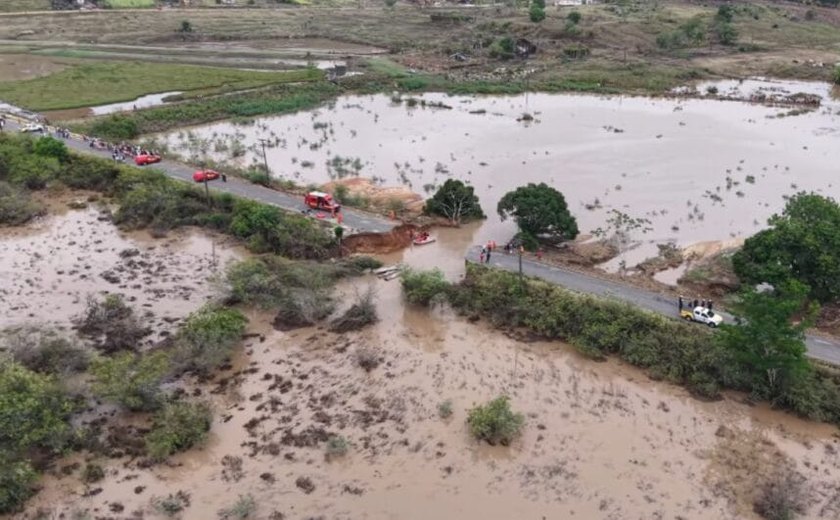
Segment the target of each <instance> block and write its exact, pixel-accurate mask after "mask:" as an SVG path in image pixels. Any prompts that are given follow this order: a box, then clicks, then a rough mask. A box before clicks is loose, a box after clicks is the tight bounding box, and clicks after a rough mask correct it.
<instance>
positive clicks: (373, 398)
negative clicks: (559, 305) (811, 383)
mask: <svg viewBox="0 0 840 520" xmlns="http://www.w3.org/2000/svg"><path fill="white" fill-rule="evenodd" d="M368 284H374V285H375V288H376V290H377V292H378V310H379V314H380V318H381V322H380V324H379V325H377V326H375V327H373V328H370V329H368V330H365V331H362V332H359V333H351V334H347V335H344V336H336V335H334V334H330V333H327V332H325V331H324V330H321V329H317V328H312V329H301V330H298V331H294V332H291V333H282V332H278V331H274V330H272V329H271V327H270V326H269V325H268V322H269V317H267V316H260V315H252V316H251V318H252V322H251V331H252V332H254V333H256V334H258V335H257V336H255V337H253V338H250V339H248V340H247V341H246V342H245V345H244V348H243V349H242V351H241V352H240V353H239V354H238V355H237V357H236V359H235V361H234V363H233V365H232V366H231V367H229V369H227V370H224V371H222V372H221V373H220V374H218V375H217V377H216V378H215V379H214V380H213V381H212V383H211V386H209V387H207V386H203V387H201V388H203V389H204V391H202V392H200V393H201V395H202V396H204V398H207V399H210V400H212V402H213V403H214V405H215V408H216V420H215V421H214V424H213V428H212V433H211V437H210V440H209V442H208V443H207V444H206V445H205V446H204V447H203V448H200V449H196V450H193V451H191V452H189V453H186V454H182V455H178V456H176V457H174V458H173V459H172V460H171V463H170V464H167V465H159V466H153V467H151V468H144V467H143V464H140V463H139V460H138V459H132V458H129V457H116V458H113V459H110V460H99V461H97V462H98V463H101V464H103V465H104V466H105V468H106V475H107V476H106V478H105V480H104V481H102V482H99V483H97V484H94V485H91V486H86V485H85V484H83V483H81V481H80V480H79V475H78V471H77V470H75V469H73V468H72V467H71V468H70V469H69V470H67V471H66V472H62V471H60V470H56V471H54V474H52V475H50V476H47V477H46V478H45V479H44V481H43V485H44V489H43V491H41V493H40V494H39V495H38V496H37V497H36V498H35V499H34V500H33V501H32V502H31V504H30V507H29V509H28V511H29V513H28V514H25V515H23V517H24V518H32V517H34V514H35V512H36V511H38V510H39V509H40V510H41V511H42V512H49V513H52V514H53V515H57V514H60V513H62V512H63V513H65V515H70V514H73V513H75V512H84V511H87V512H89V513H90V514H92V515H93V516H96V517H126V516H131V515H140V516H145V517H148V518H157V517H160V515H159V513H157V512H156V511H155V509H154V507H153V506H152V503H153V502H154V500H153V499H154V498H155V497H158V498H159V497H165V496H167V495H169V494H174V493H176V492H182V493H183V494H184V495H186V496H189V499H190V500H189V502H190V505H189V507H188V508H187V509H186V510H185V512H184V513H182V515H181V517H182V518H214V517H216V516H217V511H218V510H219V509H221V508H224V507H229V506H230V505H231V504H232V503H234V502H235V501H236V500H237V498H238V497H239V496H240V495H243V494H246V493H249V494H251V495H252V496H253V497H254V499H255V500H256V504H257V513H256V517H257V518H288V519H297V518H354V519H360V518H369V519H380V518H394V519H397V518H399V519H428V518H464V519H471V518H482V519H487V518H490V519H510V518H571V517H576V518H609V519H630V518H639V519H642V518H644V519H650V518H682V519H709V518H715V519H736V518H738V519H741V518H752V517H753V513H752V510H751V507H750V504H751V501H752V499H753V493H754V491H753V489H754V487H755V486H757V485H758V482H757V481H759V480H760V479H761V478H762V476H763V475H765V474H769V473H770V472H771V469H772V467H771V466H776V465H787V466H786V467H789V468H792V470H795V471H796V472H798V473H801V475H802V477H803V478H804V479H805V480H806V482H807V486H808V487H807V489H808V493H809V502H808V504H809V508H808V513H807V516H806V517H807V518H837V515H838V514H839V513H838V511H839V510H838V504H840V487H838V483H840V454H839V453H838V452H840V443H839V442H838V438H837V436H836V429H835V428H833V427H829V426H825V425H818V424H814V423H806V422H803V421H799V420H797V419H794V418H791V417H790V416H787V415H783V414H780V413H776V412H772V411H769V410H766V409H764V408H763V407H757V408H751V407H747V406H745V405H742V404H739V403H738V400H740V399H741V397H740V396H731V397H730V398H728V399H727V400H724V401H721V402H715V403H704V402H698V401H696V400H694V399H692V398H690V397H689V396H688V395H687V394H686V392H684V391H683V390H682V389H680V388H675V387H672V386H670V385H667V384H662V383H655V382H651V381H650V380H648V379H647V378H646V377H645V376H643V375H642V374H641V373H640V372H638V371H636V370H635V369H632V368H629V367H626V366H623V365H620V364H618V363H616V362H613V361H610V362H607V363H600V364H599V363H594V362H590V361H586V360H582V359H580V358H579V357H578V356H576V355H575V354H574V353H573V352H572V351H571V350H570V349H569V348H568V347H567V346H565V345H562V344H559V343H547V342H539V341H531V340H528V339H527V338H517V337H515V336H514V335H505V334H502V333H500V332H499V331H495V330H490V329H488V328H486V327H485V326H483V325H482V324H481V323H477V324H470V323H467V322H465V321H463V320H461V319H459V318H455V317H453V316H452V314H451V312H450V311H448V310H446V309H436V310H433V311H425V310H417V309H412V308H407V307H405V306H403V305H402V303H401V298H400V292H399V286H398V284H397V283H396V282H383V281H376V280H369V279H362V280H358V281H356V282H355V286H351V285H346V286H344V287H342V292H343V293H344V294H348V295H350V294H353V293H354V292H355V291H356V290H363V289H364V288H365V287H367V286H368ZM348 304H349V302H348ZM361 357H364V358H365V359H367V360H368V361H370V360H371V359H373V360H374V362H373V363H370V364H368V367H370V366H371V365H376V366H375V367H373V368H372V369H370V370H369V371H368V370H365V369H363V368H362V367H360V366H359V359H360V358H361ZM208 390H209V392H208ZM503 393H504V394H507V395H509V396H510V398H511V401H512V405H513V407H514V408H515V409H516V410H518V411H521V412H522V413H524V414H525V417H526V426H525V429H524V434H523V435H522V437H521V438H520V439H518V440H517V441H515V442H514V443H513V445H512V446H510V447H501V446H495V447H491V446H488V445H486V444H481V443H478V442H476V441H474V440H473V439H472V438H471V437H470V436H469V435H468V432H467V428H466V425H465V419H466V415H467V410H468V409H469V408H470V407H471V406H473V405H474V404H476V403H481V402H485V401H487V400H489V399H491V398H493V397H495V396H497V395H499V394H503ZM445 400H451V403H452V410H453V414H452V416H451V417H449V418H446V419H444V418H441V417H440V416H439V412H438V405H439V404H440V403H442V402H444V401H445ZM135 420H136V418H135ZM722 425H724V426H725V428H724V429H721V426H722ZM333 436H341V437H343V438H345V439H346V440H347V441H348V443H349V450H348V452H347V454H346V455H344V456H334V457H329V456H327V452H326V448H325V446H326V443H327V441H328V439H329V438H331V437H333ZM740 438H743V439H759V438H760V439H761V442H738V439H740ZM81 458H83V457H76V458H74V459H70V460H68V461H67V463H66V464H60V465H59V467H67V465H69V464H70V463H72V462H74V461H76V462H78V461H79V460H80V459H81ZM751 479H752V481H755V482H752V483H751ZM114 511H119V514H115V513H114ZM272 515H273V516H272ZM281 515H282V516H281Z"/></svg>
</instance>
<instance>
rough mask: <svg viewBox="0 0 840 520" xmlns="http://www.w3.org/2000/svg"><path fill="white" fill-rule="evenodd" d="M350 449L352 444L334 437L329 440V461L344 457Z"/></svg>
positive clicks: (327, 446)
mask: <svg viewBox="0 0 840 520" xmlns="http://www.w3.org/2000/svg"><path fill="white" fill-rule="evenodd" d="M349 449H350V444H349V443H348V442H347V439H345V438H344V437H342V436H340V435H339V436H333V437H330V438H329V439H327V445H326V451H327V459H332V458H335V457H343V456H344V455H346V454H347V451H348V450H349Z"/></svg>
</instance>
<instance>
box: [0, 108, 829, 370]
mask: <svg viewBox="0 0 840 520" xmlns="http://www.w3.org/2000/svg"><path fill="white" fill-rule="evenodd" d="M19 130H20V126H19V125H18V124H17V123H16V122H14V121H12V120H8V122H7V126H6V131H12V132H17V131H19ZM64 141H65V142H66V143H67V145H68V146H69V147H70V148H73V149H74V150H78V151H80V152H83V153H89V154H93V155H98V156H100V157H105V158H110V153H109V152H108V151H107V150H97V149H93V148H90V147H88V145H87V143H85V142H83V141H81V140H78V139H75V138H72V139H65V140H64ZM146 168H149V167H148V166H146ZM153 168H156V169H159V170H161V171H163V172H164V173H166V174H167V175H169V176H170V177H172V178H174V179H179V180H182V181H185V182H190V183H191V182H193V180H192V174H193V172H195V170H196V168H195V167H191V166H188V165H185V164H182V163H177V162H174V161H167V160H164V161H162V162H160V163H158V164H156V165H154V166H153ZM210 186H211V188H210V189H211V190H212V191H218V192H227V193H231V194H233V195H237V196H239V197H243V198H247V199H252V200H256V201H259V202H263V203H266V204H272V205H274V206H277V207H280V208H283V209H285V210H288V211H301V210H303V209H304V205H303V201H302V200H301V197H300V196H299V195H290V194H288V193H284V192H280V191H275V190H271V189H269V188H265V187H263V186H259V185H256V184H252V183H250V182H248V181H245V180H242V179H239V178H236V177H228V181H227V182H221V181H214V182H212V183H211V184H210ZM342 212H343V213H344V224H345V225H346V226H348V227H350V228H352V232H356V233H358V232H386V231H390V230H391V229H393V228H394V225H395V224H394V222H392V221H389V220H386V219H384V218H381V217H377V216H375V215H371V214H368V213H363V212H360V211H354V210H352V209H349V208H343V209H342ZM478 255H479V248H472V249H470V250H469V251H467V260H469V261H472V262H478V260H479V258H478ZM490 265H491V266H493V267H497V268H500V269H505V270H508V271H513V272H518V271H519V259H518V256H517V255H506V254H504V253H503V252H499V253H495V254H493V255H492V256H491V258H490ZM522 271H523V273H525V274H526V275H528V276H534V277H537V278H542V279H543V280H546V281H548V282H551V283H555V284H558V285H562V286H564V287H566V288H568V289H571V290H573V291H577V292H581V293H589V294H595V295H598V296H602V297H607V298H615V299H617V300H621V301H625V302H628V303H631V304H633V305H637V306H639V307H642V308H645V309H648V310H651V311H654V312H658V313H660V314H664V315H666V316H672V317H675V318H676V315H677V305H676V302H674V301H673V300H670V299H667V298H664V297H662V296H661V295H659V294H656V293H654V292H650V291H646V290H644V289H639V288H637V287H632V286H628V285H622V284H618V283H615V282H612V281H609V280H605V279H601V278H597V277H593V276H589V275H586V274H583V273H578V272H574V271H569V270H566V269H562V268H560V267H556V266H551V265H546V264H542V263H538V262H534V261H532V260H529V259H526V258H523V259H522ZM721 314H722V315H723V317H724V320H728V321H730V322H731V320H732V317H731V316H727V315H726V314H725V313H721ZM697 326H698V327H700V326H701V325H699V324H698V325H697ZM805 344H806V346H807V347H808V356H810V357H812V358H814V359H818V360H820V361H825V362H827V363H832V364H835V365H840V342H836V341H830V340H827V339H823V338H820V337H817V336H811V335H809V336H807V337H806V340H805Z"/></svg>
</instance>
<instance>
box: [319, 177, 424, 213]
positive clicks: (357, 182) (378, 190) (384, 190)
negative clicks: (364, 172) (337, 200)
mask: <svg viewBox="0 0 840 520" xmlns="http://www.w3.org/2000/svg"><path fill="white" fill-rule="evenodd" d="M338 186H342V188H339V190H346V196H345V197H344V198H345V199H348V200H353V201H356V202H360V203H361V202H364V203H365V204H367V205H368V207H369V208H370V209H372V210H374V211H376V212H379V213H384V214H388V213H389V212H391V211H393V212H394V213H395V214H398V215H400V216H403V217H415V216H417V215H420V213H421V212H422V211H423V204H424V201H423V197H421V196H420V195H419V194H417V193H414V192H413V191H411V190H410V189H408V188H407V187H405V186H379V185H377V184H376V183H375V182H374V181H373V180H371V179H368V178H365V177H352V178H348V179H341V180H337V181H332V182H328V183H327V184H325V185H324V189H325V190H327V191H328V192H330V193H336V192H337V191H338V190H336V188H337V187H338ZM348 205H350V204H348ZM353 205H359V204H353Z"/></svg>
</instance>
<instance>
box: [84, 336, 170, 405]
mask: <svg viewBox="0 0 840 520" xmlns="http://www.w3.org/2000/svg"><path fill="white" fill-rule="evenodd" d="M91 373H92V374H93V376H94V384H93V389H94V392H95V393H96V394H97V395H99V396H101V397H102V398H103V399H107V400H109V401H113V402H116V403H119V404H121V405H123V406H125V407H126V408H128V409H129V410H133V411H149V410H155V409H157V408H158V407H160V404H161V398H162V393H161V389H160V383H161V382H162V381H163V378H164V377H165V376H166V375H167V374H168V373H169V356H168V355H166V353H164V352H160V351H158V352H153V353H150V354H146V355H142V356H136V355H134V354H131V353H128V352H124V353H122V354H119V355H116V356H114V357H111V358H100V359H97V360H95V361H94V362H93V363H92V364H91Z"/></svg>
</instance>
